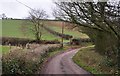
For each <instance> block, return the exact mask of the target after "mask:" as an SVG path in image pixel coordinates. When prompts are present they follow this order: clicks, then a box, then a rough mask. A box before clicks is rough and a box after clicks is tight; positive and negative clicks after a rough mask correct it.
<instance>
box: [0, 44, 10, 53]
mask: <svg viewBox="0 0 120 76" xmlns="http://www.w3.org/2000/svg"><path fill="white" fill-rule="evenodd" d="M9 50H10V47H9V46H2V45H0V53H2V54H5V53H7V52H8V51H9Z"/></svg>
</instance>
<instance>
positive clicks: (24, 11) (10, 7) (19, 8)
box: [0, 0, 120, 19]
mask: <svg viewBox="0 0 120 76" xmlns="http://www.w3.org/2000/svg"><path fill="white" fill-rule="evenodd" d="M18 1H20V2H22V3H24V4H26V5H28V6H29V7H31V8H35V9H38V8H40V9H43V10H45V11H46V12H47V14H48V15H49V18H51V19H53V18H54V17H53V16H52V9H53V8H54V7H55V5H54V3H53V1H56V0H18ZM59 1H60V0H59ZM61 1H68V0H61ZM103 1H105V0H103ZM111 1H113V0H111ZM114 1H116V0H114ZM117 1H120V0H117ZM29 10H30V9H29V8H27V7H26V6H24V5H22V4H20V3H19V2H17V1H16V0H0V14H2V13H5V14H6V16H7V17H9V18H25V17H27V16H28V12H29Z"/></svg>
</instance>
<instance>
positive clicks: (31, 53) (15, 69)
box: [2, 44, 60, 74]
mask: <svg viewBox="0 0 120 76" xmlns="http://www.w3.org/2000/svg"><path fill="white" fill-rule="evenodd" d="M37 46H38V45H37ZM58 48H60V45H57V44H52V45H50V44H47V45H39V46H38V47H37V48H34V49H33V48H31V49H24V50H20V49H15V50H12V51H10V53H8V54H5V55H3V58H2V70H3V74H34V73H35V72H36V71H37V70H38V69H39V67H40V64H41V63H42V62H43V57H42V56H44V57H45V56H47V54H48V53H49V52H51V51H53V50H56V49H58Z"/></svg>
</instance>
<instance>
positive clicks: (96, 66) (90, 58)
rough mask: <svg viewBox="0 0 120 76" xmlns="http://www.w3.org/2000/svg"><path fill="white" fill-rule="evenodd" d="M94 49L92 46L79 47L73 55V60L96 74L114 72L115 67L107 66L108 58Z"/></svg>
mask: <svg viewBox="0 0 120 76" xmlns="http://www.w3.org/2000/svg"><path fill="white" fill-rule="evenodd" d="M94 50H95V49H94V46H89V47H84V48H81V50H80V51H78V53H76V55H75V56H74V57H73V61H74V62H75V63H76V64H77V65H79V66H80V67H82V68H83V69H85V70H87V71H89V72H91V73H92V74H95V75H96V76H97V75H98V76H99V74H114V72H115V68H114V67H111V66H108V64H111V63H109V62H108V59H106V57H105V56H102V55H100V54H99V53H97V52H95V51H94Z"/></svg>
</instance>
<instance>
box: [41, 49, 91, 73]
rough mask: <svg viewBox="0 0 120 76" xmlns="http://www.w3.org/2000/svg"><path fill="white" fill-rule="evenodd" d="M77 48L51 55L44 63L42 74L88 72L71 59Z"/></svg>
mask: <svg viewBox="0 0 120 76" xmlns="http://www.w3.org/2000/svg"><path fill="white" fill-rule="evenodd" d="M78 50H79V49H74V50H71V51H67V52H65V53H62V54H60V55H57V56H55V57H53V58H52V59H51V60H50V61H49V62H48V63H47V64H46V65H45V68H44V71H43V72H42V74H90V73H89V72H87V71H85V70H84V69H82V68H80V67H79V66H78V65H77V64H75V63H74V62H73V61H72V57H73V56H74V55H75V53H77V52H78Z"/></svg>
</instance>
